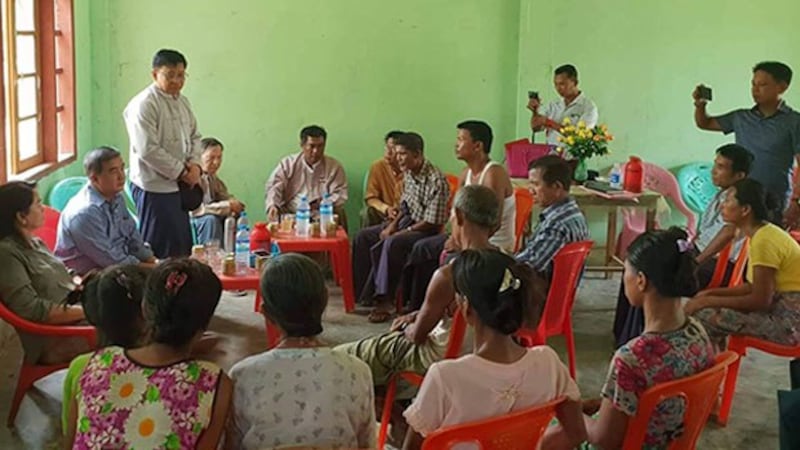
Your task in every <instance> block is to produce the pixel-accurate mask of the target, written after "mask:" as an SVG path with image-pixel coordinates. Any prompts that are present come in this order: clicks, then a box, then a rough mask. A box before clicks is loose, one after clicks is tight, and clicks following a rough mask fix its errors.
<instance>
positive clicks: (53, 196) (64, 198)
mask: <svg viewBox="0 0 800 450" xmlns="http://www.w3.org/2000/svg"><path fill="white" fill-rule="evenodd" d="M88 182H89V179H88V178H86V177H69V178H64V179H63V180H61V181H59V182H58V183H56V185H55V186H53V188H52V189H50V194H49V195H48V196H47V203H48V204H49V205H50V206H51V207H53V208H55V209H57V210H58V211H63V210H64V208H65V207H66V206H67V203H68V202H69V200H70V199H71V198H72V197H74V196H75V194H77V193H78V191H80V190H81V189H82V188H83V187H84V186H86V183H88Z"/></svg>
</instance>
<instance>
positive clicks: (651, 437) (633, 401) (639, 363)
mask: <svg viewBox="0 0 800 450" xmlns="http://www.w3.org/2000/svg"><path fill="white" fill-rule="evenodd" d="M713 364H714V349H713V347H712V345H711V341H710V340H709V338H708V334H706V331H705V329H704V328H703V326H702V325H701V324H700V323H699V322H698V321H697V320H696V319H694V318H691V317H690V318H689V319H688V320H687V321H686V324H685V325H684V326H683V327H682V328H680V329H678V330H675V331H671V332H668V333H644V334H642V335H641V336H639V337H638V338H634V339H632V340H630V341H629V342H628V343H627V344H625V345H623V346H622V347H620V348H619V349H618V350H617V353H616V354H615V355H614V359H612V361H611V367H609V370H608V378H607V379H606V383H605V385H604V386H603V391H602V395H603V397H605V398H607V399H609V400H610V401H611V402H612V403H613V405H614V407H615V408H617V409H618V410H620V411H622V412H624V413H625V414H627V415H629V416H633V415H635V414H636V410H637V407H638V404H639V396H641V395H642V393H643V392H644V391H645V390H647V389H648V388H649V387H652V386H653V385H654V384H656V383H664V382H667V381H672V380H676V379H679V378H684V377H688V376H691V375H694V374H696V373H698V372H701V371H703V370H705V369H708V368H709V367H711V366H712V365H713ZM684 408H685V402H684V401H683V399H679V398H674V399H667V400H665V401H663V402H662V403H661V404H659V405H658V407H656V409H655V410H654V412H653V416H652V418H651V419H650V423H649V424H648V427H647V435H646V437H645V446H644V447H642V448H643V449H665V448H667V444H668V443H669V442H670V441H671V440H673V439H675V438H677V437H678V436H680V434H681V433H682V432H683V412H684Z"/></svg>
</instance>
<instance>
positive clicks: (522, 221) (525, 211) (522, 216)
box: [514, 187, 534, 252]
mask: <svg viewBox="0 0 800 450" xmlns="http://www.w3.org/2000/svg"><path fill="white" fill-rule="evenodd" d="M514 201H515V202H516V204H517V223H515V224H514V228H515V230H514V232H515V233H516V236H517V241H516V243H515V244H514V252H518V251H519V246H520V243H522V235H523V234H525V227H526V226H527V225H528V222H529V221H530V220H531V212H532V211H533V203H534V199H533V194H531V191H529V190H528V189H526V188H521V187H517V188H514Z"/></svg>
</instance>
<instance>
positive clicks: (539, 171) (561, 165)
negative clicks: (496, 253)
mask: <svg viewBox="0 0 800 450" xmlns="http://www.w3.org/2000/svg"><path fill="white" fill-rule="evenodd" d="M528 169H529V171H528V180H529V181H530V186H531V191H532V192H533V195H534V197H535V198H536V204H537V205H539V206H541V207H542V212H541V214H540V215H539V223H538V225H536V228H535V229H534V232H533V236H532V237H531V238H530V240H529V241H528V243H527V245H526V246H525V249H524V250H522V251H521V252H520V253H518V254H517V255H516V259H517V261H519V262H524V263H527V264H528V265H529V266H531V267H533V270H535V271H536V272H537V273H539V274H541V275H542V276H544V277H545V278H546V279H547V280H550V277H551V276H552V274H553V258H555V256H556V253H558V251H559V250H561V248H562V247H564V246H565V245H567V244H569V243H572V242H578V241H585V240H588V239H589V225H588V224H587V223H586V217H584V216H583V213H582V212H581V210H580V209H579V208H578V204H577V203H575V200H574V199H573V198H572V197H570V196H569V188H570V186H571V185H572V171H571V170H570V168H569V166H568V165H567V162H566V161H564V160H563V159H562V158H561V157H559V156H556V155H548V156H544V157H542V158H539V159H537V160H535V161H532V162H531V164H530V166H529V168H528Z"/></svg>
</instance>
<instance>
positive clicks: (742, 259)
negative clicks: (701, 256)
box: [705, 237, 750, 289]
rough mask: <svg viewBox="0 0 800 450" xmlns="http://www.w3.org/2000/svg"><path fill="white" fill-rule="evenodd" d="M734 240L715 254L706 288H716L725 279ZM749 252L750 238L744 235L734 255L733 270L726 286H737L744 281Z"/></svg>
mask: <svg viewBox="0 0 800 450" xmlns="http://www.w3.org/2000/svg"><path fill="white" fill-rule="evenodd" d="M733 246H734V242H733V241H731V242H730V243H728V245H726V246H725V247H724V248H723V249H722V250H720V252H719V255H717V265H716V266H714V274H713V275H712V276H711V281H709V282H708V286H706V287H705V288H706V289H711V288H717V287H720V286H722V281H723V280H724V279H725V271H726V270H727V268H728V260H729V259H730V258H731V251H733ZM749 254H750V238H748V237H746V238H744V240H743V241H742V246H741V248H740V249H739V254H738V255H737V256H736V262H735V263H734V265H733V271H732V272H731V275H730V277H729V278H728V284H727V287H734V286H739V285H740V284H742V282H744V268H745V266H746V265H747V258H748V256H749Z"/></svg>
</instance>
